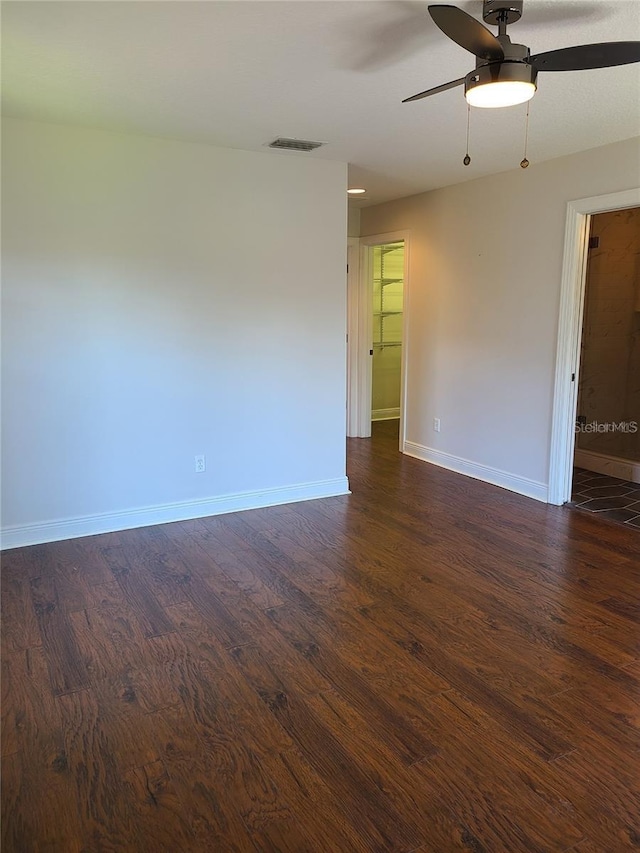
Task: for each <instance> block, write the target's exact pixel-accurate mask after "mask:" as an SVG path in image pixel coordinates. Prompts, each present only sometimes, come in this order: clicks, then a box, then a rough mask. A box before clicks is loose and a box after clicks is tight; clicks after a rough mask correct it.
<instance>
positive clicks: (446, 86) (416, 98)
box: [402, 77, 465, 104]
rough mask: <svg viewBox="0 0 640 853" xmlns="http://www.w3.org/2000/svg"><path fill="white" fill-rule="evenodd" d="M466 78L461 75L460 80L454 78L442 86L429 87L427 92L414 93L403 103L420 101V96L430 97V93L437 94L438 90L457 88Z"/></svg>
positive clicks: (444, 90)
mask: <svg viewBox="0 0 640 853" xmlns="http://www.w3.org/2000/svg"><path fill="white" fill-rule="evenodd" d="M464 81H465V78H464V77H461V78H460V79H459V80H452V81H451V82H450V83H443V84H442V86H436V87H435V88H433V89H427V91H426V92H419V93H418V94H417V95H412V96H411V97H410V98H405V99H404V101H403V102H402V103H403V104H408V103H409V101H419V100H420V98H428V97H429V95H437V94H438V92H446V91H447V89H455V87H456V86H462V84H463V83H464Z"/></svg>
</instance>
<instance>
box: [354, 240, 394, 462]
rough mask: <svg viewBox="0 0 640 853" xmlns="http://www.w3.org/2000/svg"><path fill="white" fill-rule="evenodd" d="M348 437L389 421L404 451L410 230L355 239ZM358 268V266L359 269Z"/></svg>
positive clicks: (364, 434)
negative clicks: (356, 244) (373, 425)
mask: <svg viewBox="0 0 640 853" xmlns="http://www.w3.org/2000/svg"><path fill="white" fill-rule="evenodd" d="M349 250H350V254H349V266H348V270H347V314H348V326H347V328H348V337H347V352H348V360H347V367H348V380H347V386H348V395H347V435H348V436H349V437H352V438H369V437H370V436H371V425H372V422H376V423H380V422H382V421H389V422H390V423H389V427H390V428H393V427H394V422H395V429H394V432H397V434H398V436H399V447H400V450H401V451H402V450H403V449H404V411H405V396H406V378H405V374H406V365H407V359H406V349H407V314H408V304H409V286H408V285H409V281H408V269H409V241H408V233H407V232H393V233H389V234H377V235H373V236H370V237H363V238H360V240H359V241H358V246H357V264H355V263H354V261H355V259H356V246H355V245H354V241H352V240H350V241H349ZM356 267H357V269H356Z"/></svg>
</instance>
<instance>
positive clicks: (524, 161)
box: [520, 101, 531, 169]
mask: <svg viewBox="0 0 640 853" xmlns="http://www.w3.org/2000/svg"><path fill="white" fill-rule="evenodd" d="M530 105H531V104H530V101H527V120H526V123H525V129H524V157H523V158H522V160H521V161H520V166H521V167H522V168H523V169H526V168H527V166H528V165H529V161H528V160H527V148H528V146H529V107H530Z"/></svg>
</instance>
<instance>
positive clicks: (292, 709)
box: [231, 646, 422, 851]
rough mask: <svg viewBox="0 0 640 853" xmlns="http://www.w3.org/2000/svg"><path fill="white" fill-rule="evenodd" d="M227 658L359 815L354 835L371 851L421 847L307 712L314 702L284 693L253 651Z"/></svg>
mask: <svg viewBox="0 0 640 853" xmlns="http://www.w3.org/2000/svg"><path fill="white" fill-rule="evenodd" d="M231 654H232V655H233V658H234V660H235V661H236V663H237V664H238V666H239V667H241V669H242V672H243V674H244V675H245V677H246V679H247V681H248V682H249V684H251V685H252V687H253V689H254V690H255V691H256V693H257V694H258V695H259V696H260V698H261V699H262V701H263V702H264V703H265V705H266V706H267V707H268V709H269V710H270V712H271V713H272V714H273V715H274V716H275V718H276V719H277V720H278V722H279V723H280V725H281V726H282V728H283V729H284V730H285V731H286V732H287V733H288V734H289V736H290V737H291V738H292V740H293V741H294V743H295V744H296V746H297V747H298V749H299V750H300V751H301V753H302V754H303V755H304V757H305V758H306V760H307V761H309V763H310V764H311V765H312V766H313V767H314V769H315V770H316V772H317V773H318V774H319V775H320V776H321V778H323V779H324V780H325V781H326V782H327V783H329V784H331V785H332V787H333V790H334V791H336V792H337V793H338V794H339V796H340V797H341V798H342V799H344V800H345V801H346V802H347V803H348V804H349V806H350V809H351V810H352V813H353V814H354V815H358V816H359V822H358V824H357V828H358V831H359V832H360V833H361V834H362V835H363V837H364V838H365V839H366V840H367V843H369V844H370V845H371V848H372V849H374V850H382V849H393V850H405V851H409V850H412V849H413V848H415V847H416V846H417V845H418V844H419V843H421V841H422V839H420V837H419V835H417V833H416V832H415V830H414V829H412V828H411V827H410V826H408V825H406V824H404V823H403V821H402V820H401V818H400V816H399V815H398V813H397V812H396V811H395V809H394V808H393V806H392V804H391V803H390V802H389V801H388V800H387V798H386V796H385V795H384V794H383V793H382V792H381V791H380V790H379V789H378V788H377V786H376V784H375V782H374V781H373V780H372V779H371V777H370V776H369V775H368V774H367V772H366V771H364V770H363V769H362V768H361V766H359V765H358V763H357V762H356V760H354V757H353V756H351V755H349V753H348V752H347V751H346V750H345V747H344V745H343V744H342V743H341V742H340V741H339V740H338V739H337V738H336V737H335V735H334V734H333V733H332V732H331V730H330V729H329V728H328V727H327V726H325V725H323V724H322V723H321V722H320V721H319V720H318V718H317V716H316V715H314V714H313V713H311V712H310V703H311V702H312V701H313V698H314V697H309V698H308V699H307V701H306V702H301V701H300V700H299V699H298V698H297V697H296V696H295V695H294V696H292V695H291V694H289V693H287V691H286V688H285V685H284V684H283V683H282V681H281V680H280V678H279V677H278V675H277V674H276V673H275V672H274V670H273V668H272V667H271V666H270V665H269V662H268V660H267V659H266V658H265V657H264V656H263V655H262V654H261V653H260V650H259V649H258V648H257V647H256V646H240V647H238V648H235V649H232V650H231ZM321 695H324V694H321ZM385 845H386V847H385Z"/></svg>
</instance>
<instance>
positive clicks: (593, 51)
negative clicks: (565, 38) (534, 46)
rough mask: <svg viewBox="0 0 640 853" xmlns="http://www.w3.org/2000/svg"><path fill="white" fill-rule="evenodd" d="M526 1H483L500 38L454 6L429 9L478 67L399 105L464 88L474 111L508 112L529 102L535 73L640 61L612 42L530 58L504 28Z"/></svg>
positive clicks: (628, 47)
mask: <svg viewBox="0 0 640 853" xmlns="http://www.w3.org/2000/svg"><path fill="white" fill-rule="evenodd" d="M523 5H524V0H484V7H483V12H482V17H483V19H484V20H485V22H486V23H488V24H497V26H498V35H497V36H494V35H493V33H492V32H491V31H490V30H488V29H487V27H485V26H484V25H483V24H481V23H480V21H477V20H476V19H475V18H472V17H471V15H468V14H467V13H466V12H464V11H463V10H462V9H458V7H457V6H448V5H446V6H429V14H430V15H431V17H432V18H433V21H434V22H435V24H436V25H437V26H438V27H439V28H440V29H441V30H442V32H443V33H444V34H445V35H446V36H448V37H449V38H450V39H452V40H453V41H455V42H456V44H459V45H460V47H463V48H465V50H468V51H469V52H470V53H473V54H474V56H475V57H476V67H475V69H474V70H473V71H470V72H469V74H467V75H466V77H460V78H459V79H458V80H452V81H451V82H450V83H444V84H443V85H442V86H436V87H435V88H433V89H427V90H426V91H425V92H419V93H418V94H417V95H412V96H411V97H410V98H405V100H404V101H403V102H402V103H403V104H406V103H407V102H409V101H418V100H420V99H421V98H427V97H429V95H436V94H437V93H438V92H445V91H446V90H447V89H454V88H455V87H456V86H462V85H463V84H464V93H465V98H466V99H467V102H468V103H469V104H470V105H471V106H473V107H508V106H513V105H514V104H522V103H524V102H525V101H528V100H530V99H531V98H532V97H533V96H534V94H535V91H536V79H537V76H538V72H539V71H579V70H584V69H589V68H608V67H611V66H614V65H627V64H628V63H631V62H640V42H638V41H613V42H602V43H600V44H582V45H577V46H576V47H565V48H561V49H560V50H550V51H547V52H546V53H538V54H537V55H534V56H531V51H530V49H529V48H528V47H527V46H526V45H524V44H514V43H513V42H512V41H511V39H510V38H509V36H508V35H507V26H508V25H509V24H513V23H515V22H516V21H518V20H520V18H521V17H522V8H523Z"/></svg>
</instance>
